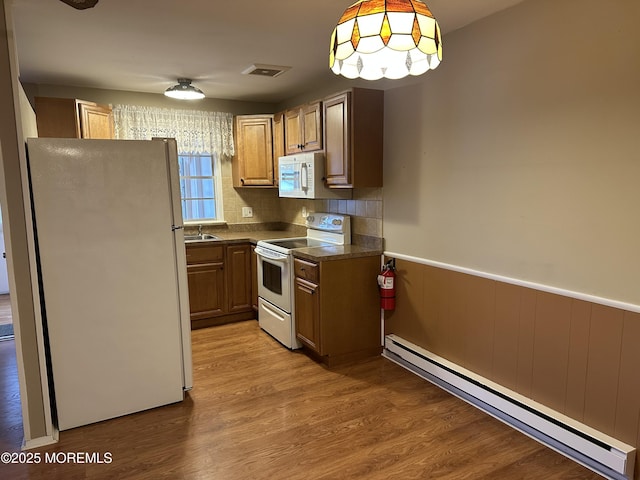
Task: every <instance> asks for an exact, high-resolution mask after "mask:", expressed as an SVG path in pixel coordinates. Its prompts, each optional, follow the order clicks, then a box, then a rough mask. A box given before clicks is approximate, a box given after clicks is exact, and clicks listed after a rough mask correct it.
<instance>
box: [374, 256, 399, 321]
mask: <svg viewBox="0 0 640 480" xmlns="http://www.w3.org/2000/svg"><path fill="white" fill-rule="evenodd" d="M394 263H395V262H394V261H393V260H389V261H388V262H387V263H386V265H385V266H384V267H382V272H380V275H378V286H379V287H380V308H382V309H383V310H394V309H395V308H396V269H395V265H394Z"/></svg>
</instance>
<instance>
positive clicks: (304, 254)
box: [293, 245, 382, 262]
mask: <svg viewBox="0 0 640 480" xmlns="http://www.w3.org/2000/svg"><path fill="white" fill-rule="evenodd" d="M379 255H382V250H380V249H379V248H370V247H362V246H360V245H335V246H331V247H312V248H296V249H295V250H294V251H293V256H294V257H296V258H302V259H305V260H311V261H314V262H325V261H329V260H344V259H347V258H358V257H373V256H379Z"/></svg>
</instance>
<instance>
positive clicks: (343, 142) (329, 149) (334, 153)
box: [323, 92, 351, 186]
mask: <svg viewBox="0 0 640 480" xmlns="http://www.w3.org/2000/svg"><path fill="white" fill-rule="evenodd" d="M350 96H351V94H350V92H346V93H343V94H340V95H336V96H335V97H332V98H329V99H326V100H325V101H324V102H323V105H324V107H323V110H324V129H325V130H324V148H325V157H326V172H325V174H326V175H325V176H326V181H327V185H329V186H331V185H335V186H348V185H351V150H350V148H351V147H350V138H349V125H350V122H351V111H350V108H349V107H350V101H349V100H350Z"/></svg>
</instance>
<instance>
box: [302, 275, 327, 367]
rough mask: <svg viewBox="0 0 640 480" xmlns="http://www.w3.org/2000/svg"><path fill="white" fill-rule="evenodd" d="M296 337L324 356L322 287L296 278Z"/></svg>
mask: <svg viewBox="0 0 640 480" xmlns="http://www.w3.org/2000/svg"><path fill="white" fill-rule="evenodd" d="M295 295H296V298H295V299H296V315H295V318H296V336H297V337H298V339H299V340H300V341H301V342H302V343H304V344H305V345H306V346H307V347H309V348H311V349H312V350H314V351H316V352H317V353H319V354H321V355H322V351H321V348H320V345H321V344H320V287H319V286H318V285H317V284H315V283H311V282H308V281H306V280H304V279H302V278H299V277H296V292H295Z"/></svg>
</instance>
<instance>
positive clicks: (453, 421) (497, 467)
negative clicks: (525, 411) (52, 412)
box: [0, 321, 600, 480]
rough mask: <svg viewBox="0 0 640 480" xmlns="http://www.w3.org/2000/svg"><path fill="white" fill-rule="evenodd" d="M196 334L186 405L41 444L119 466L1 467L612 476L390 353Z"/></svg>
mask: <svg viewBox="0 0 640 480" xmlns="http://www.w3.org/2000/svg"><path fill="white" fill-rule="evenodd" d="M192 335H193V355H194V383H195V387H194V389H193V391H192V392H190V393H189V395H188V397H187V399H186V400H185V401H184V402H182V403H179V404H175V405H170V406H167V407H162V408H157V409H154V410H150V411H146V412H141V413H138V414H134V415H129V416H126V417H122V418H118V419H114V420H110V421H107V422H102V423H99V424H95V425H90V426H86V427H82V428H76V429H73V430H70V431H65V432H62V433H61V434H60V441H59V443H58V444H56V445H55V446H52V447H47V448H43V449H39V450H34V452H40V453H41V454H43V455H44V452H66V453H69V452H88V453H104V452H110V453H111V454H112V457H113V461H112V462H111V463H110V464H80V465H72V464H65V465H50V464H49V465H44V464H40V465H31V466H18V465H2V464H0V478H3V479H4V478H7V479H9V478H11V479H65V480H67V479H125V478H126V479H154V480H155V479H161V478H166V479H215V480H236V479H237V480H248V479H251V480H262V479H265V480H266V479H269V480H280V479H282V480H290V479H291V480H295V479H305V480H307V479H313V480H320V479H324V480H329V479H366V480H369V479H371V480H378V479H385V480H386V479H403V480H406V479H450V480H453V479H455V480H459V479H473V480H478V479H491V480H496V479H499V480H502V479H507V480H508V479H540V480H543V479H544V480H550V479H556V480H561V479H562V480H567V479H576V480H577V479H580V480H587V479H598V478H600V477H599V476H597V475H596V474H594V473H592V472H590V471H589V470H587V469H585V468H583V467H581V466H580V465H578V464H576V463H574V462H572V461H570V460H568V459H566V458H565V457H563V456H561V455H559V454H557V453H555V452H553V451H552V450H550V449H548V448H546V447H544V446H541V445H540V444H538V443H537V442H535V441H533V440H531V439H529V438H528V437H526V436H524V435H522V434H520V433H519V432H517V431H515V430H513V429H511V428H510V427H508V426H506V425H503V424H502V423H500V422H499V421H497V420H495V419H493V418H492V417H490V416H488V415H486V414H484V413H482V412H480V411H479V410H477V409H475V408H474V407H471V406H470V405H467V404H466V403H464V402H462V401H461V400H459V399H457V398H455V397H453V396H451V395H449V394H448V393H446V392H444V391H443V390H441V389H439V388H437V387H435V386H433V385H431V384H430V383H428V382H426V381H424V380H422V379H420V378H418V377H417V376H415V375H413V374H411V373H409V372H407V371H405V370H404V369H402V368H400V367H398V366H397V365H395V364H393V363H391V362H389V361H387V360H385V359H383V358H381V357H377V358H374V359H371V360H369V361H365V362H361V363H358V364H354V365H351V366H344V367H340V368H333V369H328V368H326V367H324V366H322V365H319V364H317V363H315V362H314V361H312V360H311V359H309V358H308V357H307V356H306V355H304V354H303V353H301V352H290V351H288V350H286V349H285V348H283V347H281V346H280V345H279V344H277V343H276V342H275V341H274V340H273V339H271V338H270V337H268V336H267V335H266V334H265V333H263V332H262V331H261V330H260V329H259V328H258V326H257V322H255V321H247V322H241V323H237V324H231V325H224V326H220V327H212V328H207V329H202V330H196V331H194V332H192ZM11 348H13V342H3V343H0V386H1V387H2V392H1V395H2V405H1V406H0V451H14V452H16V451H18V450H19V446H20V441H21V438H22V432H21V428H20V417H19V397H18V393H17V389H16V386H15V383H16V373H15V360H13V361H10V360H11V358H12V355H13V353H12V350H11Z"/></svg>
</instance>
